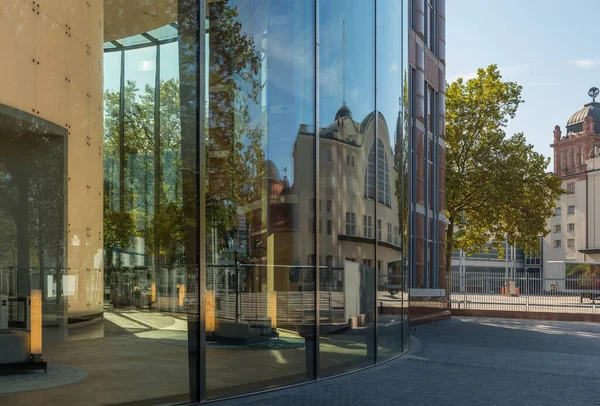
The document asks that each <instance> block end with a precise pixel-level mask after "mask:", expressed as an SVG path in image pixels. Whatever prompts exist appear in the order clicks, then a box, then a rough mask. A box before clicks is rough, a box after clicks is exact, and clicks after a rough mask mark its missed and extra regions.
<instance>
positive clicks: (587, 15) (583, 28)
mask: <svg viewBox="0 0 600 406" xmlns="http://www.w3.org/2000/svg"><path fill="white" fill-rule="evenodd" d="M599 12H600V2H599V1H597V0H572V1H564V0H502V1H498V0H448V1H447V3H446V16H447V24H446V39H447V44H448V45H447V48H446V57H447V71H446V75H447V80H448V81H453V80H455V79H456V78H457V77H465V78H468V77H473V76H474V75H475V74H476V71H477V69H478V68H481V67H485V66H488V65H489V64H492V63H495V64H497V65H498V67H499V68H500V71H501V73H502V74H503V77H504V79H506V80H513V81H516V82H518V83H519V84H521V85H522V86H523V93H522V97H523V99H524V100H525V103H524V104H522V105H521V107H520V108H519V110H518V112H517V116H516V118H515V120H512V121H511V122H509V125H508V128H507V132H508V134H514V133H516V132H519V131H523V132H524V133H525V136H526V137H527V140H528V141H529V142H530V143H531V144H533V145H534V146H535V149H536V150H537V151H538V152H540V153H542V154H544V155H545V156H547V157H552V148H550V146H549V145H550V143H551V142H552V139H553V135H552V131H553V129H554V126H555V125H557V124H558V125H560V126H561V129H562V131H563V134H564V133H565V124H566V122H567V120H568V119H569V117H570V116H571V114H573V113H574V112H575V111H577V110H579V109H580V108H582V107H583V105H584V104H585V103H587V102H589V101H591V99H590V98H589V97H588V95H587V92H588V89H589V88H590V87H592V86H596V87H600V52H599V51H600V50H599V47H598V40H597V24H598V13H599ZM549 168H551V166H550V167H549Z"/></svg>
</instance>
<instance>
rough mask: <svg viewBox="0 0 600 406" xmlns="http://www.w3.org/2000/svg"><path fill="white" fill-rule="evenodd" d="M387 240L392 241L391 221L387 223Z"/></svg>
mask: <svg viewBox="0 0 600 406" xmlns="http://www.w3.org/2000/svg"><path fill="white" fill-rule="evenodd" d="M387 242H389V243H390V244H391V243H392V223H387Z"/></svg>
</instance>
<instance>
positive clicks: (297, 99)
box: [205, 0, 323, 397]
mask: <svg viewBox="0 0 600 406" xmlns="http://www.w3.org/2000/svg"><path fill="white" fill-rule="evenodd" d="M309 3H310V2H297V1H293V0H285V1H281V0H277V1H274V0H273V1H241V0H239V1H233V0H230V1H222V2H207V19H208V26H209V27H210V30H209V34H208V50H207V51H208V52H207V58H208V75H207V76H208V77H207V88H208V104H207V106H208V110H207V118H208V129H207V161H206V169H207V173H208V176H207V179H206V181H205V187H206V213H205V216H206V236H207V237H206V238H207V244H206V247H207V249H206V272H207V290H206V302H207V307H206V317H207V320H208V322H207V326H206V332H207V337H206V338H207V342H208V344H207V358H206V362H207V375H206V378H207V386H208V397H215V396H219V395H225V394H233V393H238V392H243V391H248V390H255V389H262V388H268V387H272V386H276V385H282V384H286V383H292V382H296V381H299V380H305V379H307V378H308V377H311V376H313V369H314V367H313V359H314V356H315V355H314V351H315V349H314V344H313V341H314V322H315V294H314V292H315V268H314V266H315V263H316V257H315V254H314V253H315V244H314V242H315V235H317V225H318V224H319V223H318V222H317V216H318V213H319V212H320V211H322V206H323V204H322V202H317V201H316V200H315V193H314V166H315V161H314V156H315V154H314V143H315V129H314V102H315V100H314V90H313V89H314V87H315V86H314V75H315V73H314V28H311V27H313V26H314V10H313V7H311V5H310V4H309ZM322 226H323V224H322V223H321V224H320V227H319V229H320V230H321V231H320V233H322V232H323V231H322V228H321V227H322ZM232 350H238V351H232ZM225 377H226V378H225Z"/></svg>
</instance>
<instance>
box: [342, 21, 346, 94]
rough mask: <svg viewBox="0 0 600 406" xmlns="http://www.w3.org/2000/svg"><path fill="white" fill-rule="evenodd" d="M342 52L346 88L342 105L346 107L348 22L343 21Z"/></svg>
mask: <svg viewBox="0 0 600 406" xmlns="http://www.w3.org/2000/svg"><path fill="white" fill-rule="evenodd" d="M342 51H343V60H344V61H343V69H344V71H343V84H344V86H343V88H344V96H343V100H342V103H343V104H344V106H345V105H346V20H343V21H342Z"/></svg>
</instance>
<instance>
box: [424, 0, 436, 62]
mask: <svg viewBox="0 0 600 406" xmlns="http://www.w3.org/2000/svg"><path fill="white" fill-rule="evenodd" d="M433 1H434V0H427V10H426V11H425V19H426V20H427V21H426V26H425V29H426V30H427V32H426V34H425V36H426V37H427V38H426V40H427V41H426V42H427V48H429V49H430V50H431V51H432V52H433V50H434V49H433V46H434V43H435V42H434V41H435V10H434V8H433Z"/></svg>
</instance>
